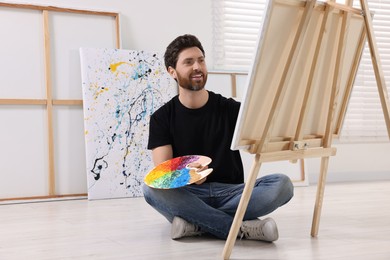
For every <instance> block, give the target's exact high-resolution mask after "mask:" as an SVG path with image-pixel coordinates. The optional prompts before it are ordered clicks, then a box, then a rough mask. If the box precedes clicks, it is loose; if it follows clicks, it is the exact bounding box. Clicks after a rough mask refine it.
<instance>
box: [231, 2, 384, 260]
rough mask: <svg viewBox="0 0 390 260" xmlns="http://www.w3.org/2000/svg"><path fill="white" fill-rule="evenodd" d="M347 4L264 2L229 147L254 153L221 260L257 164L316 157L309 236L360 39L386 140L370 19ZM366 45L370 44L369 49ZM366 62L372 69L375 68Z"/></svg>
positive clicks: (241, 213)
mask: <svg viewBox="0 0 390 260" xmlns="http://www.w3.org/2000/svg"><path fill="white" fill-rule="evenodd" d="M361 3H362V10H360V9H356V8H352V7H351V6H352V4H351V3H347V4H345V5H343V4H337V3H335V2H332V1H330V2H316V1H314V0H312V1H299V0H289V1H287V0H271V1H269V2H268V5H267V8H266V11H265V14H264V16H263V23H262V26H261V31H260V35H259V39H258V44H257V49H256V56H255V58H254V62H253V65H252V70H251V71H250V74H249V77H248V82H247V89H246V94H245V97H244V100H243V104H242V105H241V108H240V112H239V116H238V121H237V125H236V129H235V134H234V137H233V142H232V149H241V150H246V151H248V152H249V153H251V154H254V155H255V156H254V162H253V165H252V168H251V171H250V173H249V176H248V178H247V181H246V185H245V188H244V191H243V195H242V197H241V201H240V204H239V206H238V209H237V212H236V215H235V218H234V221H233V224H232V227H231V230H230V233H229V236H228V239H227V241H226V244H225V248H224V252H223V257H224V259H229V257H230V254H231V251H232V248H233V246H234V242H235V240H236V237H237V234H238V230H239V227H240V225H241V223H242V219H243V216H244V213H245V211H246V208H247V205H248V202H249V198H250V195H251V193H252V190H253V186H254V183H255V180H256V178H257V174H258V172H259V169H260V166H261V164H262V163H266V162H273V161H283V160H289V161H296V160H300V159H304V158H311V157H321V169H320V171H321V174H320V179H319V182H318V188H317V198H316V204H315V209H314V214H313V223H312V232H311V235H312V236H317V234H318V227H319V218H320V213H321V207H322V198H323V193H324V187H325V178H326V173H327V167H328V162H329V157H330V156H334V155H335V154H336V148H334V147H332V146H331V145H332V138H333V136H334V135H335V134H337V133H338V132H339V129H340V127H341V125H342V120H343V118H344V114H345V111H346V107H347V104H348V100H349V97H350V93H351V90H352V86H353V83H354V79H355V76H356V72H357V68H358V64H359V61H360V57H361V54H362V51H363V46H364V44H365V41H366V39H367V38H368V41H369V43H370V49H374V51H372V52H371V53H372V56H373V61H374V62H373V63H376V64H375V65H377V67H376V76H377V81H380V82H378V89H379V92H381V93H380V97H381V101H382V107H383V111H384V114H385V118H386V123H387V128H388V132H389V136H390V119H389V101H388V100H389V99H388V96H387V92H386V87H385V86H384V80H383V76H382V75H381V70H380V63H379V61H378V59H377V53H375V49H376V48H375V46H374V45H375V42H374V40H373V36H372V35H371V32H372V24H371V15H370V13H368V7H367V6H366V2H365V1H364V0H361ZM373 46H374V47H373ZM375 65H374V67H375Z"/></svg>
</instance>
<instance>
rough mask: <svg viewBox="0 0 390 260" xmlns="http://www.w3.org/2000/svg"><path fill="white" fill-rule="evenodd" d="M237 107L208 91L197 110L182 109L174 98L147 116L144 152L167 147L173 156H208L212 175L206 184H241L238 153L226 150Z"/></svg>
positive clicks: (240, 166)
mask: <svg viewBox="0 0 390 260" xmlns="http://www.w3.org/2000/svg"><path fill="white" fill-rule="evenodd" d="M239 108H240V103H239V102H237V101H235V100H233V99H231V98H229V99H227V98H225V97H223V96H221V95H219V94H215V93H213V92H211V91H209V99H208V101H207V103H206V104H205V105H204V106H203V107H201V108H199V109H189V108H187V107H185V106H183V105H182V104H181V103H180V101H179V97H178V96H175V97H174V98H172V99H171V100H170V101H169V102H168V103H166V104H165V105H163V106H162V107H161V108H159V109H158V110H157V111H156V112H154V113H153V115H152V116H151V118H150V126H149V143H148V149H154V148H156V147H159V146H163V145H168V144H170V145H172V149H173V157H178V156H184V155H205V156H208V157H210V158H211V159H212V162H211V164H210V165H209V168H213V172H212V173H211V174H210V175H209V176H208V177H207V180H206V181H207V182H223V183H242V182H243V181H244V170H243V166H242V161H241V157H240V153H239V151H232V150H231V149H230V145H231V142H232V138H233V133H234V128H235V124H236V121H237V116H238V112H239Z"/></svg>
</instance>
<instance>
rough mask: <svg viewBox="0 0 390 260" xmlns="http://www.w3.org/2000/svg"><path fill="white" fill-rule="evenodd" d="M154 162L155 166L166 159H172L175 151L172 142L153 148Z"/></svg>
mask: <svg viewBox="0 0 390 260" xmlns="http://www.w3.org/2000/svg"><path fill="white" fill-rule="evenodd" d="M152 157H153V163H154V165H155V166H157V165H159V164H160V163H162V162H165V161H166V160H169V159H172V157H173V151H172V146H171V145H170V144H167V145H164V146H159V147H156V148H154V149H153V150H152Z"/></svg>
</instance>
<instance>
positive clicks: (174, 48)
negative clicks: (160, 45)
mask: <svg viewBox="0 0 390 260" xmlns="http://www.w3.org/2000/svg"><path fill="white" fill-rule="evenodd" d="M191 47H198V48H199V49H200V50H201V51H202V53H203V56H205V54H204V50H203V47H202V44H201V43H200V41H199V40H198V38H196V37H195V36H194V35H191V34H184V35H181V36H179V37H177V38H176V39H174V40H173V41H172V42H171V43H170V44H169V45H168V47H167V49H166V50H165V54H164V62H165V67H166V68H167V70H168V68H169V66H171V67H172V68H174V69H176V63H177V60H178V59H179V54H180V52H181V51H182V50H184V49H187V48H191Z"/></svg>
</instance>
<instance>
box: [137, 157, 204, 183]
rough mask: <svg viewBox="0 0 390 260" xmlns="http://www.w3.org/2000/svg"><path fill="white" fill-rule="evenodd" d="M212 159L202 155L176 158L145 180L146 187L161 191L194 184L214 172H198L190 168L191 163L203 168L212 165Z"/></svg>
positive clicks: (163, 164) (159, 167)
mask: <svg viewBox="0 0 390 260" xmlns="http://www.w3.org/2000/svg"><path fill="white" fill-rule="evenodd" d="M210 162H211V159H210V158H208V157H206V156H201V155H187V156H181V157H176V158H173V159H171V160H168V161H165V162H163V163H161V164H159V165H157V166H156V167H155V168H154V169H153V170H151V171H150V172H149V173H148V174H147V175H146V176H145V179H144V182H145V184H146V185H148V186H150V187H153V188H159V189H173V188H179V187H183V186H185V185H188V184H191V183H194V182H196V181H198V180H200V179H202V178H204V177H206V176H207V175H208V174H210V173H211V172H212V169H206V170H204V171H202V172H197V171H196V169H192V168H189V167H188V164H190V163H199V164H201V165H202V166H206V165H208V164H210Z"/></svg>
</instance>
